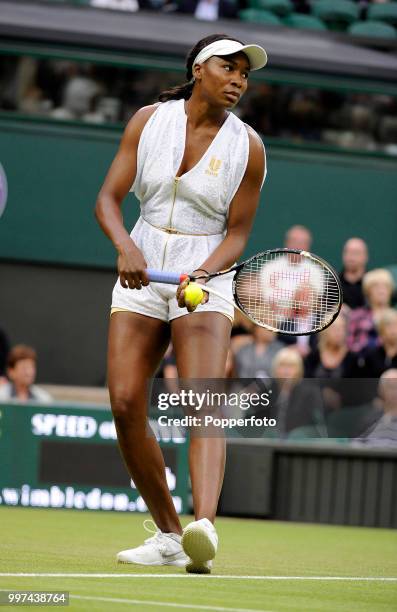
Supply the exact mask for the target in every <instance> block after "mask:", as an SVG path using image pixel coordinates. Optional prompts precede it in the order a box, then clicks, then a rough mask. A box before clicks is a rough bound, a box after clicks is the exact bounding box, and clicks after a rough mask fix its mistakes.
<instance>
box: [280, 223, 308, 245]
mask: <svg viewBox="0 0 397 612" xmlns="http://www.w3.org/2000/svg"><path fill="white" fill-rule="evenodd" d="M312 240H313V238H312V235H311V232H310V230H309V229H307V227H305V226H304V225H293V226H292V227H290V228H289V230H288V231H287V233H286V234H285V238H284V246H285V248H286V249H298V250H301V251H310V249H311V246H312Z"/></svg>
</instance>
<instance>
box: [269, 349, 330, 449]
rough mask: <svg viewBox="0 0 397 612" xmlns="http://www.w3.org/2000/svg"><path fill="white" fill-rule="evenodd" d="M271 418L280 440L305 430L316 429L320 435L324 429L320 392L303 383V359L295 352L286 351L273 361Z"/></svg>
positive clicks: (317, 388)
mask: <svg viewBox="0 0 397 612" xmlns="http://www.w3.org/2000/svg"><path fill="white" fill-rule="evenodd" d="M271 370H272V375H273V378H274V385H273V386H272V391H273V394H272V401H271V412H272V413H273V414H272V415H271V416H272V417H275V418H276V419H277V430H278V432H279V434H280V437H285V436H286V435H287V434H288V433H289V432H291V431H292V430H294V429H296V428H298V427H304V426H308V425H309V426H317V425H319V426H320V428H319V430H318V432H316V430H314V431H313V432H312V433H314V434H316V433H317V435H320V434H321V433H323V432H321V431H320V430H321V425H323V416H322V415H323V410H322V398H321V393H320V388H319V387H318V386H316V384H314V381H313V382H312V383H309V382H308V381H304V380H303V370H304V369H303V360H302V357H301V356H300V355H299V353H297V351H295V350H294V349H292V348H288V347H286V348H283V349H281V350H280V351H279V352H278V353H277V355H276V356H275V357H274V359H273V362H272V366H271Z"/></svg>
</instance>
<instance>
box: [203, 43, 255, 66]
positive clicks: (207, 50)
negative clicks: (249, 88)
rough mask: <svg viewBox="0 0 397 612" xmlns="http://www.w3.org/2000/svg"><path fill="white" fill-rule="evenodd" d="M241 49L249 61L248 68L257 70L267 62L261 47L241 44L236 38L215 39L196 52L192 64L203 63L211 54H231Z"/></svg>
mask: <svg viewBox="0 0 397 612" xmlns="http://www.w3.org/2000/svg"><path fill="white" fill-rule="evenodd" d="M239 51H243V52H244V53H245V55H246V56H247V57H248V60H249V63H250V70H259V68H263V67H264V66H266V63H267V54H266V51H265V50H264V49H263V47H260V46H259V45H242V44H241V43H239V42H237V40H228V39H222V40H216V41H215V42H213V43H211V44H210V45H207V46H206V47H204V49H202V50H201V51H200V53H198V54H197V55H196V57H195V59H194V62H193V66H192V68H194V66H195V65H196V64H204V62H206V61H207V60H208V59H209V58H210V57H212V56H213V55H221V56H222V55H232V54H233V53H238V52H239Z"/></svg>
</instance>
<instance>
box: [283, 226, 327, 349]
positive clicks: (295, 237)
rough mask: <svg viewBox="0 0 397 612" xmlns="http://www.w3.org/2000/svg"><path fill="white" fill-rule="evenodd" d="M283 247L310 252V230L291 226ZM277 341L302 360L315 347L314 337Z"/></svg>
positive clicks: (290, 336)
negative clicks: (292, 348) (294, 351)
mask: <svg viewBox="0 0 397 612" xmlns="http://www.w3.org/2000/svg"><path fill="white" fill-rule="evenodd" d="M284 246H285V248H286V249H297V250H301V251H310V249H311V246H312V235H311V232H310V230H309V229H308V228H307V227H305V226H304V225H293V226H292V227H290V229H289V230H288V231H287V233H286V234H285V238H284ZM315 275H317V276H318V272H317V273H315ZM278 340H279V341H280V342H281V343H282V344H283V345H287V346H293V347H294V348H295V349H296V350H297V351H298V353H299V354H300V355H301V356H302V357H303V358H305V357H306V356H307V355H308V354H309V353H310V351H311V350H312V348H314V347H315V346H316V345H317V339H316V337H315V336H293V335H288V334H279V336H278Z"/></svg>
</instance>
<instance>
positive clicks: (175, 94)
mask: <svg viewBox="0 0 397 612" xmlns="http://www.w3.org/2000/svg"><path fill="white" fill-rule="evenodd" d="M224 39H226V40H235V41H236V42H239V43H241V40H238V38H233V37H232V36H228V35H227V34H212V35H211V36H206V37H205V38H202V39H201V40H199V41H198V43H197V44H196V45H194V47H193V48H192V49H190V51H189V53H188V55H187V57H186V79H187V81H186V83H183V84H182V85H176V86H175V87H171V89H167V90H166V91H163V92H161V94H160V95H159V100H160V102H168V100H180V99H181V98H184V99H185V100H188V99H189V98H190V96H191V95H192V91H193V87H194V82H193V81H192V79H193V62H194V60H195V58H196V56H197V55H198V54H199V53H200V51H202V50H203V49H204V47H206V46H207V45H210V44H211V43H213V42H216V41H217V40H224ZM241 44H243V43H241Z"/></svg>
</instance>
